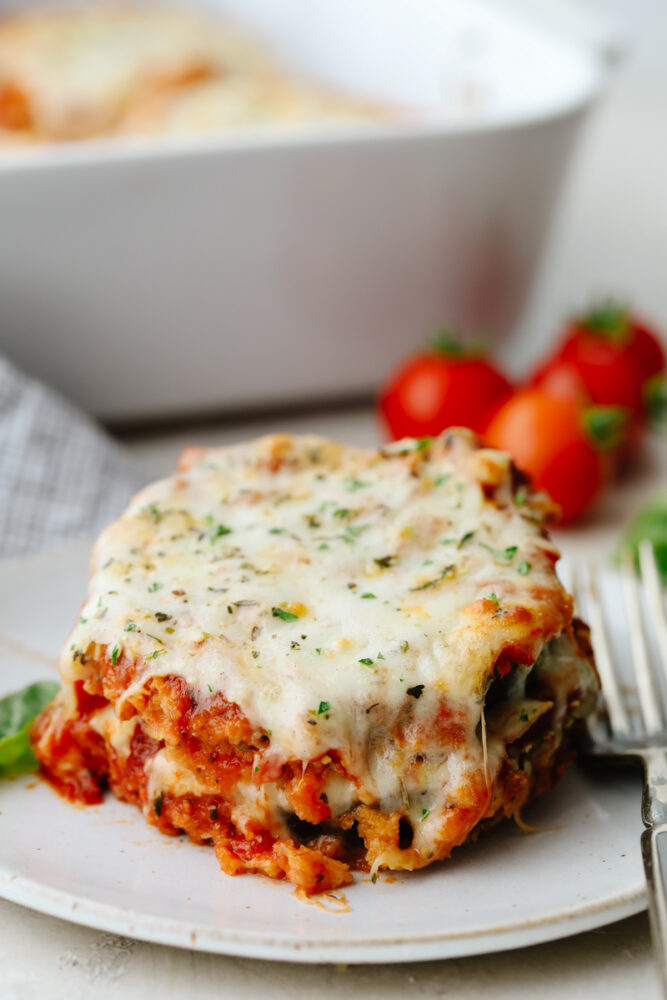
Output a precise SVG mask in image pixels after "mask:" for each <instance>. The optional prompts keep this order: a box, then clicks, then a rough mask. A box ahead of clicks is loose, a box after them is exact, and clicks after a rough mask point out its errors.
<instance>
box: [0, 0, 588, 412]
mask: <svg viewBox="0 0 667 1000" xmlns="http://www.w3.org/2000/svg"><path fill="white" fill-rule="evenodd" d="M216 6H219V7H220V8H222V9H223V10H224V11H227V12H231V13H232V14H237V15H238V16H239V18H242V19H243V20H244V21H246V22H248V23H249V24H251V25H254V26H255V27H258V28H260V29H261V30H262V31H263V33H264V34H265V35H266V36H267V37H268V38H269V39H270V40H272V41H273V43H274V45H275V47H276V48H277V50H278V51H279V52H280V53H281V54H282V55H283V57H284V60H285V61H286V62H288V63H291V64H293V65H294V66H295V67H296V68H297V69H303V70H305V71H307V72H310V73H311V74H313V75H316V76H317V77H319V78H321V79H324V80H328V81H330V82H332V83H335V84H337V85H339V86H342V87H344V88H347V89H349V90H350V91H351V92H353V93H355V92H356V93H360V94H364V95H369V96H375V97H378V98H380V99H383V100H385V101H388V102H396V103H397V104H400V105H402V106H404V107H405V108H406V109H407V110H408V114H407V115H406V116H405V117H404V118H403V119H401V120H397V121H396V123H393V122H391V123H389V124H387V123H383V124H381V125H363V126H361V125H336V126H333V125H321V126H317V127H310V128H301V129H296V128H290V129H289V130H287V129H284V128H263V129H262V128H255V129H252V130H250V129H249V130H247V131H244V132H236V133H234V134H233V135H229V134H228V135H226V136H224V135H220V136H208V137H205V138H196V139H191V140H187V141H184V140H182V139H181V140H178V139H169V140H162V139H156V138H151V139H145V140H131V141H130V140H122V141H120V140H107V141H104V142H95V143H80V144H77V145H69V146H66V147H64V146H62V147H52V148H49V149H41V150H31V151H23V152H12V153H6V154H3V156H2V158H0V262H1V266H0V302H1V303H2V310H1V312H0V348H1V349H2V351H4V352H5V353H6V354H7V355H9V356H10V357H11V358H12V359H13V360H15V361H16V362H18V363H19V364H20V365H22V366H23V367H24V368H25V369H27V370H28V371H30V372H32V373H35V374H37V375H38V376H40V377H43V378H45V379H47V380H48V381H50V382H52V383H53V384H55V385H56V386H58V387H59V388H61V389H62V390H64V391H65V392H66V393H67V394H68V395H70V396H71V397H73V398H74V399H75V400H76V401H77V402H79V403H80V404H82V405H83V406H85V407H86V408H87V409H89V410H90V411H92V412H94V413H96V414H97V415H99V416H101V417H103V418H105V419H109V420H116V421H118V420H131V419H144V418H160V417H164V416H174V415H180V414H196V413H198V412H201V413H205V412H208V413H210V412H213V411H220V412H222V411H231V410H235V409H236V410H238V409H247V408H249V407H250V408H256V407H259V406H274V405H282V404H293V403H295V402H308V401H323V400H329V399H333V398H340V397H344V396H350V397H352V396H358V395H360V394H362V393H364V392H369V391H371V390H373V389H374V388H375V387H376V386H377V384H378V381H379V380H380V379H381V378H382V377H383V376H384V375H385V374H386V372H387V371H388V370H389V369H390V368H391V366H392V365H393V364H394V363H395V362H396V361H397V359H399V358H400V357H401V356H403V355H404V354H405V352H406V351H408V350H410V349H411V348H412V347H413V346H414V345H416V344H418V343H419V342H420V341H421V339H422V338H423V337H424V335H425V334H426V333H427V332H428V331H429V330H430V329H431V328H432V327H434V326H436V325H438V324H441V323H448V324H453V325H454V326H456V327H459V328H460V329H461V330H464V331H479V330H484V331H486V332H487V333H488V334H489V335H491V336H500V335H502V334H504V333H506V332H507V331H509V330H510V329H511V328H512V326H513V324H514V323H515V322H516V319H517V316H518V313H519V310H520V307H521V305H522V302H523V300H524V298H525V295H526V292H527V289H528V287H529V284H530V281H531V278H532V276H533V273H534V271H535V267H536V263H537V260H538V256H539V251H540V248H541V246H542V244H543V241H544V238H545V234H546V233H547V230H548V224H549V221H550V219H551V217H552V214H553V210H554V206H555V204H556V200H557V195H558V192H559V189H560V186H561V182H562V179H563V176H564V171H565V167H566V164H567V162H568V159H569V157H570V153H571V150H572V147H573V143H574V140H575V138H576V135H577V131H578V128H579V126H580V124H581V122H582V120H583V119H584V117H585V116H586V113H587V112H588V110H589V109H590V108H591V106H592V104H593V103H594V101H595V99H596V98H597V96H598V95H599V93H600V91H601V89H602V84H603V81H604V77H605V73H604V69H603V67H602V64H601V59H600V57H599V55H598V54H597V52H595V51H594V50H593V49H592V48H591V49H588V48H587V47H585V46H583V45H577V44H575V43H573V42H572V41H571V40H568V39H567V38H566V37H564V36H561V35H556V34H549V33H547V32H546V31H544V30H541V29H540V28H538V27H536V26H535V24H532V25H529V24H524V23H522V22H519V21H518V20H516V19H514V18H513V17H511V16H510V15H509V14H508V13H507V11H506V10H504V9H503V7H502V5H500V4H499V3H498V2H495V3H493V4H491V3H489V5H488V6H483V5H481V4H480V5H477V4H476V3H473V0H460V2H453V0H410V2H406V0H364V3H359V2H358V0H357V2H354V0H317V3H313V2H312V0H226V2H223V0H220V2H219V3H218V4H216ZM501 12H502V13H501Z"/></svg>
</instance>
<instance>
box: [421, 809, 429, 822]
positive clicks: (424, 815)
mask: <svg viewBox="0 0 667 1000" xmlns="http://www.w3.org/2000/svg"><path fill="white" fill-rule="evenodd" d="M430 815H431V810H430V809H422V814H421V819H420V821H419V822H420V823H423V822H424V820H425V819H428V818H429V816H430Z"/></svg>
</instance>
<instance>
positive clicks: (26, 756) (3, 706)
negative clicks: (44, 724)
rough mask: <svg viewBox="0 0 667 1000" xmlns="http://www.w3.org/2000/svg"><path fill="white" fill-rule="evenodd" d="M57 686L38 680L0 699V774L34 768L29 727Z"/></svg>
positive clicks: (35, 762) (55, 692) (57, 688)
mask: <svg viewBox="0 0 667 1000" xmlns="http://www.w3.org/2000/svg"><path fill="white" fill-rule="evenodd" d="M59 688H60V685H59V684H57V683H56V682H55V681H38V682H37V683H36V684H30V685H29V686H28V687H25V688H23V689H22V690H21V691H15V692H14V693H13V694H9V695H7V696H6V697H5V698H0V777H9V776H11V775H14V774H20V773H22V772H23V771H33V770H35V768H36V767H37V758H36V757H35V755H34V753H33V752H32V748H31V746H30V726H31V724H32V722H33V720H34V719H35V718H36V716H38V715H39V713H40V712H41V711H42V709H43V708H46V706H47V705H48V703H49V702H50V701H52V699H53V698H54V697H55V696H56V694H57V693H58V690H59Z"/></svg>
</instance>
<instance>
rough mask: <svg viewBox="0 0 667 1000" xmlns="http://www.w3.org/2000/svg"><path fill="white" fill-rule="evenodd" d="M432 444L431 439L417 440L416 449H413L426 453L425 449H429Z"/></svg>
mask: <svg viewBox="0 0 667 1000" xmlns="http://www.w3.org/2000/svg"><path fill="white" fill-rule="evenodd" d="M432 444H433V438H432V437H423V438H419V440H418V441H417V447H416V448H415V451H426V449H427V448H430V447H431V445H432Z"/></svg>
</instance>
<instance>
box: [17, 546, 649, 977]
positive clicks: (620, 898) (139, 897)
mask: <svg viewBox="0 0 667 1000" xmlns="http://www.w3.org/2000/svg"><path fill="white" fill-rule="evenodd" d="M86 564H87V549H86V548H82V547H75V548H71V547H70V548H67V549H64V550H59V551H57V552H54V553H51V554H43V555H39V556H37V557H31V558H29V559H24V560H21V561H20V562H16V563H8V564H4V565H2V566H0V692H2V693H4V692H6V691H9V690H11V689H15V688H18V687H21V686H23V685H24V684H26V683H29V682H31V681H33V680H36V679H38V678H43V677H48V676H50V675H51V673H52V671H53V667H51V666H49V658H50V657H53V655H54V654H55V653H56V651H57V648H58V646H59V644H60V643H61V642H62V640H63V638H64V637H65V634H66V633H67V631H68V628H69V625H70V623H71V622H72V620H73V618H74V615H75V614H76V611H77V609H78V606H79V603H80V600H81V597H82V595H83V593H84V583H85V577H86ZM639 801H640V783H639V780H638V777H637V776H636V775H635V774H634V773H632V772H627V773H623V772H621V773H616V774H614V775H609V774H607V772H602V773H592V772H588V771H582V770H571V771H570V772H569V773H568V775H567V776H566V778H565V779H564V781H563V782H562V783H561V785H560V786H559V787H558V788H557V789H556V790H555V791H554V792H553V793H552V794H551V795H549V796H548V797H547V798H546V799H545V800H544V801H542V802H539V803H537V804H536V805H535V806H534V807H533V808H532V809H531V810H530V811H529V812H527V813H526V815H525V819H526V820H527V821H528V822H529V823H531V824H534V825H535V826H537V827H539V828H540V831H541V832H539V833H536V834H534V835H526V834H523V833H521V832H520V831H519V830H518V829H517V828H516V827H515V826H513V825H512V824H510V823H505V824H504V825H502V826H501V827H499V828H497V829H496V830H494V831H493V832H492V833H491V834H490V835H489V836H488V837H485V838H483V839H482V840H481V841H479V842H478V843H476V844H471V845H468V846H466V847H463V848H461V849H459V850H457V851H456V852H455V855H454V857H453V859H451V860H450V861H448V862H446V863H444V864H442V865H437V866H436V865H434V866H432V867H431V868H429V869H426V870H425V871H422V872H415V873H411V874H405V875H399V876H392V877H390V878H382V877H381V878H380V879H379V880H378V882H377V883H376V884H375V885H372V884H371V883H370V881H369V879H368V878H367V877H358V878H357V881H356V882H355V884H354V885H353V886H351V887H350V888H348V889H346V890H345V892H344V893H336V894H335V898H334V897H329V898H325V906H326V908H322V906H318V905H316V904H311V905H308V904H306V903H304V902H301V901H300V900H299V899H297V898H296V897H295V895H294V891H293V889H292V887H291V886H289V885H287V884H285V883H276V882H271V881H269V880H268V879H266V880H265V879H262V878H257V877H253V876H242V877H238V878H229V877H227V876H225V875H223V874H222V873H221V872H219V870H218V867H217V863H216V860H215V857H214V855H213V852H212V850H210V849H207V848H200V847H196V846H194V845H192V844H191V843H189V842H188V841H186V840H184V839H172V838H169V837H164V836H162V835H161V834H159V833H157V831H155V830H154V829H152V828H150V827H148V826H146V824H145V823H144V821H143V819H142V818H141V816H140V815H139V813H138V812H137V810H135V809H133V808H131V807H129V806H125V805H122V804H121V803H118V802H115V801H114V800H112V799H108V800H107V801H105V802H104V804H103V805H101V806H97V807H92V808H87V809H77V808H73V807H72V806H70V805H68V804H67V803H65V802H64V801H62V800H60V799H59V798H58V796H57V795H56V794H55V793H54V792H52V791H51V789H50V788H49V787H47V786H46V785H45V784H43V783H42V782H40V781H39V780H37V779H36V778H34V776H30V777H27V778H22V779H17V780H15V781H9V782H4V783H3V784H2V785H1V786H0V895H2V896H5V897H6V898H7V899H11V900H13V901H14V902H17V903H21V904H24V905H26V906H30V907H32V908H34V909H36V910H41V911H42V912H44V913H50V914H52V915H54V916H57V917H62V918H63V919H66V920H73V921H75V922H76V923H81V924H85V925H89V926H91V927H97V928H102V929H105V930H109V931H114V932H117V933H121V934H126V935H129V936H133V937H137V938H142V939H144V940H147V941H156V942H160V943H162V944H170V945H179V946H183V947H189V948H197V949H201V950H206V951H214V952H222V953H225V954H233V955H247V956H252V957H256V958H270V959H283V960H289V961H299V962H350V963H354V962H398V961H415V960H421V959H431V958H444V957H453V956H462V955H471V954H475V953H479V952H489V951H499V950H503V949H506V948H513V947H517V946H521V945H527V944H533V943H536V942H539V941H546V940H550V939H554V938H558V937H564V936H566V935H568V934H574V933H576V932H579V931H583V930H587V929H590V928H593V927H597V926H600V925H602V924H605V923H609V922H610V921H612V920H616V919H619V918H621V917H625V916H628V915H629V914H631V913H636V912H638V911H639V910H641V909H643V908H644V906H645V890H644V878H643V873H642V866H641V859H640V854H639V833H640V819H639Z"/></svg>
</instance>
